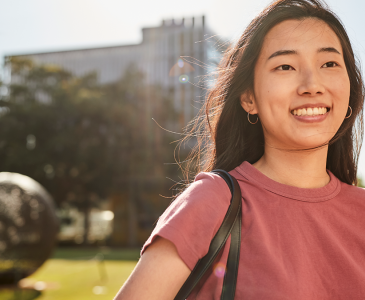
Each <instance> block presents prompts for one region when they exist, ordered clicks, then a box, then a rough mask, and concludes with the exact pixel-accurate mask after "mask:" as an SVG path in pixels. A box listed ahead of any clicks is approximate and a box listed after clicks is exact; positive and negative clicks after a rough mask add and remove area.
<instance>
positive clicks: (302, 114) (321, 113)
mask: <svg viewBox="0 0 365 300" xmlns="http://www.w3.org/2000/svg"><path fill="white" fill-rule="evenodd" d="M329 111H330V108H329V107H324V106H318V107H303V108H298V109H294V110H292V111H291V114H292V115H293V116H294V118H295V119H296V120H298V121H300V122H305V123H317V122H322V121H323V120H325V119H326V118H327V115H328V112H329Z"/></svg>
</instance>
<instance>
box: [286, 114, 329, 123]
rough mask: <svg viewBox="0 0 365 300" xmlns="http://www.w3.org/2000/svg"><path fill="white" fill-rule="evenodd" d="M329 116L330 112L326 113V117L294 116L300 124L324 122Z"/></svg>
mask: <svg viewBox="0 0 365 300" xmlns="http://www.w3.org/2000/svg"><path fill="white" fill-rule="evenodd" d="M328 114H329V112H327V113H325V114H324V115H317V116H296V115H293V114H292V116H293V117H294V118H295V119H296V120H298V121H300V122H305V123H315V122H322V121H323V120H325V119H326V118H327V116H328Z"/></svg>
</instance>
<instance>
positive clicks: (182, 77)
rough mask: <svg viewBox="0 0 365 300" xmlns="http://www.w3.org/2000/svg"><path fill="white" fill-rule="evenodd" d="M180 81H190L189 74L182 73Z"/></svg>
mask: <svg viewBox="0 0 365 300" xmlns="http://www.w3.org/2000/svg"><path fill="white" fill-rule="evenodd" d="M179 81H180V82H181V83H187V82H188V81H189V76H188V75H185V74H184V75H181V76H180V77H179Z"/></svg>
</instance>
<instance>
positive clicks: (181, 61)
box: [177, 58, 184, 68]
mask: <svg viewBox="0 0 365 300" xmlns="http://www.w3.org/2000/svg"><path fill="white" fill-rule="evenodd" d="M177 65H178V66H179V67H180V68H182V67H184V61H183V60H182V59H181V58H179V60H178V61H177Z"/></svg>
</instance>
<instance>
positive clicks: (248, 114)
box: [247, 112, 259, 125]
mask: <svg viewBox="0 0 365 300" xmlns="http://www.w3.org/2000/svg"><path fill="white" fill-rule="evenodd" d="M247 120H248V122H250V124H252V125H255V124H256V123H257V122H258V121H259V116H257V120H256V122H255V123H252V122H251V121H250V112H248V113H247Z"/></svg>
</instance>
